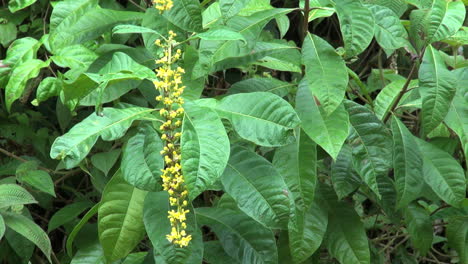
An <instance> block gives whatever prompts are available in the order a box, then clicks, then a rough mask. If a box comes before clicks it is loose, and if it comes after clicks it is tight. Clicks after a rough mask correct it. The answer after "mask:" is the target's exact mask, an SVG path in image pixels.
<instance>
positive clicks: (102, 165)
mask: <svg viewBox="0 0 468 264" xmlns="http://www.w3.org/2000/svg"><path fill="white" fill-rule="evenodd" d="M119 156H120V149H114V150H111V151H108V152H99V153H96V154H94V155H93V156H92V157H91V163H92V164H93V166H94V167H96V168H97V169H99V170H100V171H102V172H104V175H105V176H107V174H109V171H110V170H111V169H112V167H113V166H114V164H115V163H116V162H117V159H118V158H119Z"/></svg>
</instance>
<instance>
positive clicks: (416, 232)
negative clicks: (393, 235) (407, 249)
mask: <svg viewBox="0 0 468 264" xmlns="http://www.w3.org/2000/svg"><path fill="white" fill-rule="evenodd" d="M405 222H406V225H407V230H408V233H409V235H410V240H411V243H412V244H413V246H414V248H416V249H417V250H418V251H419V252H420V253H421V254H422V255H426V254H427V252H428V251H429V249H430V248H431V246H432V240H433V232H434V231H433V229H432V222H431V218H430V216H429V214H428V213H427V212H426V211H425V210H424V209H423V208H421V207H420V206H418V205H415V204H411V205H409V206H408V207H407V209H406V211H405Z"/></svg>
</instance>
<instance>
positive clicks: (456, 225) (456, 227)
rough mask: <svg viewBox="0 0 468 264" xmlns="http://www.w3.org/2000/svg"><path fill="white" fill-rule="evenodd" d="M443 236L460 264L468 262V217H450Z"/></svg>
mask: <svg viewBox="0 0 468 264" xmlns="http://www.w3.org/2000/svg"><path fill="white" fill-rule="evenodd" d="M448 222H449V223H448V225H447V228H446V229H445V234H446V236H447V241H448V244H449V246H450V247H451V248H453V249H455V251H457V253H458V257H459V259H460V263H464V262H468V217H466V216H463V217H452V218H450V219H449V221H448Z"/></svg>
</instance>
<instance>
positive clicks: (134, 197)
mask: <svg viewBox="0 0 468 264" xmlns="http://www.w3.org/2000/svg"><path fill="white" fill-rule="evenodd" d="M146 194H147V192H146V191H142V190H139V189H137V188H135V187H133V186H132V185H130V184H128V183H127V182H126V181H125V180H124V179H123V177H122V172H121V171H120V170H119V171H117V172H116V173H115V175H114V176H113V177H112V179H111V180H110V181H109V182H108V183H107V185H106V188H105V189H104V192H103V193H102V198H101V205H100V206H99V210H98V231H99V240H100V241H101V245H102V248H103V250H104V255H105V257H106V259H107V260H108V261H109V262H112V261H115V260H118V259H121V258H123V257H125V256H127V255H128V253H130V252H131V251H132V250H133V249H134V248H135V246H136V245H138V243H139V242H140V241H141V239H143V236H144V235H145V227H144V225H143V202H144V200H145V197H146Z"/></svg>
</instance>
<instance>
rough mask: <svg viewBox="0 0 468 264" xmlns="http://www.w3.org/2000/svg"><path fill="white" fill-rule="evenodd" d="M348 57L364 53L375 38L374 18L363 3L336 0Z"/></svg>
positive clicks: (350, 0) (354, 0)
mask: <svg viewBox="0 0 468 264" xmlns="http://www.w3.org/2000/svg"><path fill="white" fill-rule="evenodd" d="M335 3H336V7H335V9H336V14H337V15H338V19H339V20H340V29H341V35H342V36H343V41H344V48H345V51H346V57H348V58H349V57H353V56H356V55H359V54H360V53H361V52H363V51H364V50H365V49H366V48H367V46H369V44H370V42H371V41H372V38H373V37H374V16H373V15H372V12H370V11H369V9H367V8H366V7H365V6H364V5H363V4H362V2H361V1H356V0H335Z"/></svg>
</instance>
